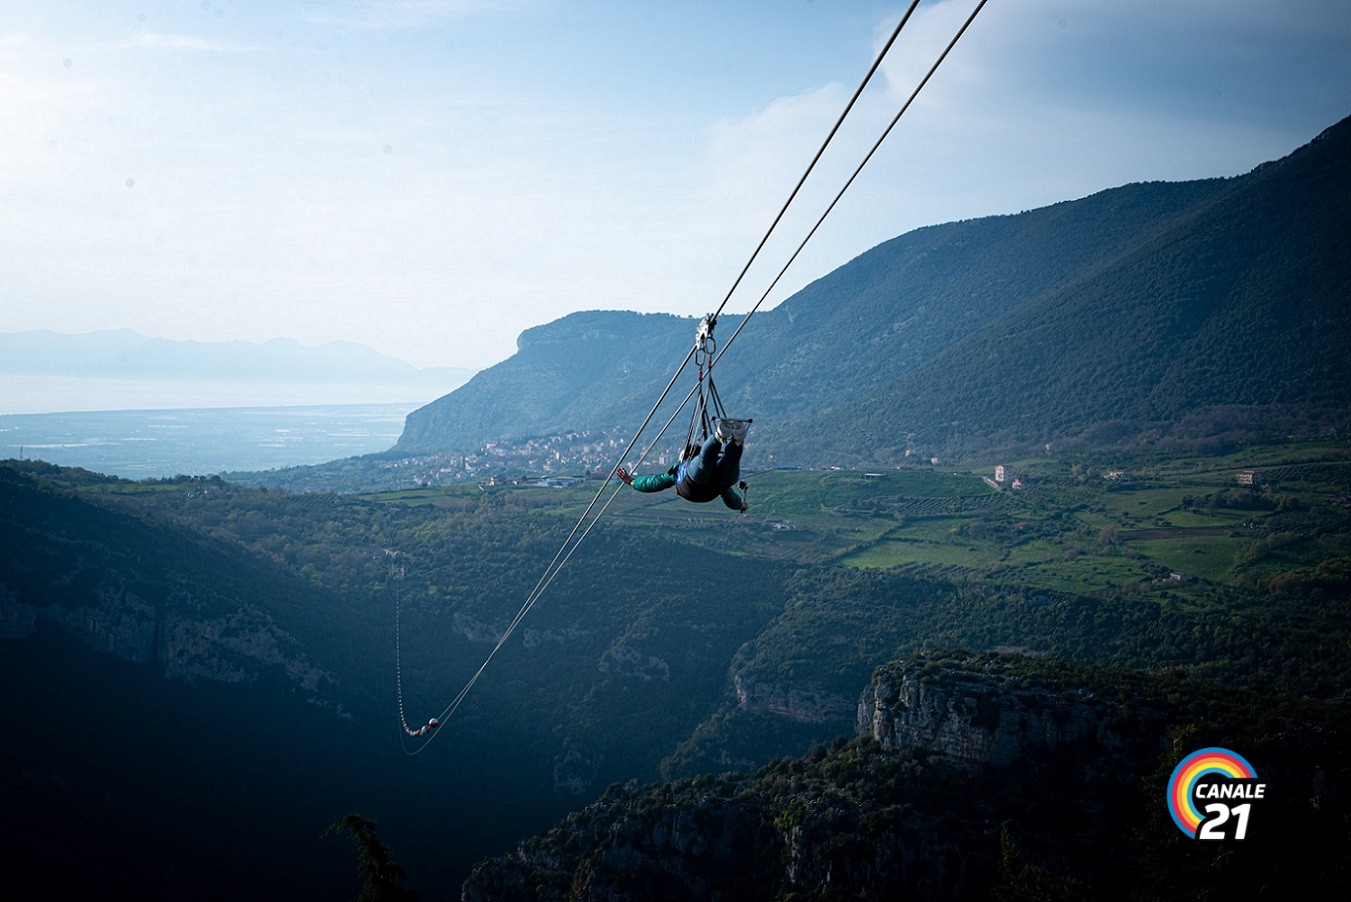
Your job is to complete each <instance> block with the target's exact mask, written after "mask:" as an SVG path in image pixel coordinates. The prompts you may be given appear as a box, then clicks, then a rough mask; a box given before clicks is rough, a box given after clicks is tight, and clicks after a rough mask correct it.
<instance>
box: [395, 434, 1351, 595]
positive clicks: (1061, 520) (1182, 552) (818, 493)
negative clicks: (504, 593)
mask: <svg viewBox="0 0 1351 902" xmlns="http://www.w3.org/2000/svg"><path fill="white" fill-rule="evenodd" d="M1349 455H1351V451H1349V450H1348V449H1347V448H1346V447H1344V446H1339V445H1296V446H1279V447H1272V448H1257V449H1250V450H1249V451H1247V452H1244V453H1242V454H1232V455H1226V456H1224V457H1195V458H1182V457H1177V458H1168V459H1160V460H1153V461H1145V462H1140V463H1125V464H1118V463H1117V462H1111V463H1108V464H1104V465H1099V466H1094V465H1091V464H1089V463H1067V462H1065V461H1062V460H1053V459H1046V460H1033V459H1029V460H1023V461H1019V462H1017V464H1016V471H1017V473H1018V475H1019V478H1020V480H1021V484H1022V488H1020V489H1018V490H1016V491H1015V490H1013V489H1010V488H1003V487H996V485H995V484H994V483H993V479H992V476H993V467H990V468H989V469H988V470H987V471H986V472H975V473H952V472H938V471H935V470H933V469H929V468H915V469H910V470H888V471H883V472H874V473H863V472H858V471H844V470H791V471H780V470H771V471H765V472H758V473H755V472H752V473H750V474H749V475H748V480H749V482H750V485H751V488H750V492H749V495H748V498H749V501H750V503H751V507H752V510H751V512H750V513H749V514H746V515H739V514H735V513H733V512H730V511H728V510H726V509H725V508H724V507H723V506H722V505H721V504H719V503H718V502H713V503H711V504H707V505H691V504H689V503H687V502H685V501H683V500H681V499H680V498H678V497H676V496H675V494H674V493H665V494H661V495H639V494H636V493H632V492H627V491H625V492H620V493H619V494H618V495H617V497H615V498H614V500H613V503H612V504H611V507H610V508H609V510H608V511H607V514H606V516H607V518H609V519H610V520H611V522H613V523H615V524H620V525H623V526H629V527H637V528H652V529H657V530H659V531H663V532H665V533H667V534H669V535H671V536H672V538H676V537H678V539H679V541H683V542H692V543H695V544H706V545H709V546H710V547H718V548H721V549H723V550H726V549H728V548H735V549H738V550H739V551H741V552H743V553H746V554H754V555H759V556H766V557H770V558H778V559H785V560H792V561H798V562H801V563H821V562H827V561H835V562H838V563H841V564H844V565H846V566H849V567H854V568H873V569H885V568H893V567H904V568H906V569H908V570H913V571H917V572H932V573H934V574H943V575H946V576H952V575H970V576H980V577H984V578H988V579H994V580H997V581H999V582H1002V583H1009V584H1014V585H1023V586H1027V587H1040V588H1047V589H1053V590H1056V591H1064V592H1088V593H1095V592H1104V591H1117V590H1123V589H1125V590H1127V591H1140V590H1146V591H1147V590H1152V589H1167V590H1168V591H1170V592H1173V593H1175V594H1180V595H1181V596H1183V597H1186V596H1188V595H1194V594H1198V593H1200V594H1204V591H1205V590H1204V586H1206V585H1207V584H1209V585H1214V584H1219V585H1232V584H1234V582H1235V581H1236V580H1239V579H1240V578H1241V577H1242V576H1243V575H1244V574H1250V575H1255V576H1263V575H1265V576H1270V575H1271V574H1272V573H1274V572H1277V571H1282V570H1288V569H1291V568H1300V567H1305V568H1307V567H1317V566H1318V565H1319V564H1320V563H1323V562H1325V561H1326V560H1327V559H1328V558H1329V557H1338V556H1344V555H1346V554H1347V553H1348V551H1347V549H1346V547H1345V544H1346V538H1345V537H1346V534H1347V532H1346V530H1347V523H1348V520H1351V501H1348V497H1349V496H1351V460H1348V456H1349ZM1244 471H1253V472H1255V473H1256V474H1257V476H1256V480H1257V482H1256V484H1255V485H1252V486H1248V485H1241V484H1240V482H1239V479H1240V477H1239V474H1240V473H1242V472H1244ZM1112 473H1116V475H1115V476H1110V477H1109V475H1108V474H1112ZM596 487H597V484H585V485H582V486H578V487H574V488H569V489H555V490H552V491H551V492H550V494H552V495H553V497H554V498H555V500H558V499H567V500H566V501H565V503H564V504H562V505H556V506H555V505H551V506H550V512H551V513H552V514H556V515H559V516H574V515H576V514H579V513H580V511H581V510H582V509H584V505H585V504H586V503H587V502H588V501H590V499H591V497H593V496H594V493H595V490H596ZM513 491H516V490H513ZM519 491H521V492H523V493H528V492H540V491H542V490H540V489H533V488H532V489H520V490H519ZM411 494H412V493H403V494H402V495H401V496H400V497H403V498H404V499H405V500H411V497H410V495H411ZM574 496H575V497H574ZM608 498H609V492H608V491H607V493H606V494H605V495H604V496H603V498H602V503H604V501H605V499H608Z"/></svg>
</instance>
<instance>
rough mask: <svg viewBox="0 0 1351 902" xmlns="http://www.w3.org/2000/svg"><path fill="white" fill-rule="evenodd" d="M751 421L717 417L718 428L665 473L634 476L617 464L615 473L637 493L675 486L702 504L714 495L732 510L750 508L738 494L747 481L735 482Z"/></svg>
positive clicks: (689, 497)
mask: <svg viewBox="0 0 1351 902" xmlns="http://www.w3.org/2000/svg"><path fill="white" fill-rule="evenodd" d="M749 427H750V420H733V419H727V418H723V419H720V420H718V428H717V430H716V431H715V432H714V433H713V435H710V436H709V437H708V438H706V439H704V443H703V444H702V445H700V446H697V447H696V446H695V445H690V446H689V447H687V448H686V449H685V453H684V454H683V455H681V458H682V459H681V461H680V464H679V465H678V466H675V467H672V468H671V469H670V470H668V471H666V472H665V473H656V474H653V475H651V476H634V475H632V474H631V473H629V472H628V471H627V470H625V469H624V468H623V467H620V468H619V469H617V470H616V471H615V475H616V476H618V477H619V479H620V481H621V482H623V483H624V484H625V485H627V486H631V487H633V488H635V489H637V490H638V491H640V492H662V491H665V490H666V489H669V488H671V487H672V486H675V490H676V494H677V495H679V496H680V497H681V498H684V499H685V500H686V501H694V502H696V503H699V504H703V503H704V502H707V501H712V500H713V499H714V498H721V499H722V503H723V504H725V505H727V506H728V507H729V508H731V509H732V510H734V511H742V512H743V513H744V512H745V511H747V510H749V509H750V505H748V504H747V503H746V500H745V498H743V497H742V496H741V495H739V494H737V491H736V489H737V488H740V489H741V490H742V491H743V492H744V491H745V489H746V483H744V482H742V483H739V484H738V480H739V479H740V478H741V452H742V450H743V444H744V442H745V441H746V430H747V429H748V428H749Z"/></svg>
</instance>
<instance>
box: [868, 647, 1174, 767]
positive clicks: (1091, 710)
mask: <svg viewBox="0 0 1351 902" xmlns="http://www.w3.org/2000/svg"><path fill="white" fill-rule="evenodd" d="M1159 725H1160V718H1159V717H1158V716H1157V715H1155V714H1153V713H1152V712H1150V711H1148V710H1145V709H1140V708H1129V709H1127V708H1125V707H1123V706H1121V705H1119V704H1116V703H1109V702H1106V701H1103V700H1101V699H1099V698H1098V697H1097V696H1096V695H1095V694H1094V693H1093V692H1092V691H1091V690H1088V689H1085V688H1059V689H1051V688H1048V687H1044V686H1035V685H1029V684H1027V683H1026V682H1024V681H1023V680H1021V679H1019V678H1018V677H1016V676H1012V675H1008V674H998V673H991V672H988V671H986V670H978V669H974V668H973V669H970V670H963V669H958V668H951V667H944V668H933V667H932V666H929V665H926V664H924V663H920V662H914V661H902V662H898V663H895V664H891V665H889V666H887V667H883V668H881V669H880V670H878V671H877V673H876V674H875V675H874V677H873V680H872V683H871V684H870V685H869V686H868V687H867V689H865V690H864V692H863V696H862V698H861V699H860V700H859V704H858V731H859V733H860V734H862V735H866V736H871V737H872V738H873V739H876V740H877V741H878V742H880V743H881V744H882V745H884V746H887V747H890V748H918V749H923V750H925V751H930V752H935V753H937V754H939V755H942V756H943V757H944V758H946V759H948V760H949V761H951V762H952V763H954V764H956V765H958V766H959V767H963V768H965V769H967V770H975V769H978V768H980V767H982V766H984V765H987V764H989V765H993V766H995V767H1009V766H1011V765H1013V764H1014V763H1015V762H1017V761H1019V760H1020V759H1024V758H1026V757H1027V756H1029V755H1031V754H1035V753H1042V752H1052V753H1054V752H1057V751H1065V750H1067V749H1070V748H1075V747H1079V746H1084V745H1091V746H1093V747H1095V748H1096V750H1097V751H1098V752H1099V753H1100V754H1101V753H1105V754H1112V755H1120V754H1127V753H1134V752H1136V751H1140V750H1141V749H1140V748H1139V746H1140V745H1141V743H1146V744H1152V742H1153V740H1154V739H1155V738H1156V736H1157V733H1158V729H1159Z"/></svg>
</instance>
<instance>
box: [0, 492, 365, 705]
mask: <svg viewBox="0 0 1351 902" xmlns="http://www.w3.org/2000/svg"><path fill="white" fill-rule="evenodd" d="M0 501H3V509H4V515H3V516H0V547H3V549H4V552H3V557H0V640H6V641H23V640H25V639H27V638H29V637H32V636H33V635H34V634H36V633H37V632H38V631H39V630H42V629H56V630H59V631H60V632H62V633H65V634H66V635H69V636H71V637H74V638H75V639H78V640H79V641H80V642H81V643H83V644H84V645H86V646H88V647H89V648H91V649H93V650H94V651H96V652H99V653H102V654H108V655H113V656H115V657H117V658H119V659H121V660H124V661H129V662H132V663H135V664H144V665H147V666H151V667H155V668H157V669H158V671H159V672H160V673H161V674H162V675H163V676H164V677H165V678H168V679H186V680H194V679H204V680H216V681H222V682H230V683H238V682H249V681H254V680H257V679H259V678H260V677H262V676H263V675H264V674H265V673H270V672H279V673H280V674H281V675H283V676H284V678H285V679H287V680H289V681H291V682H293V683H294V684H296V686H297V688H298V689H299V690H300V691H301V692H302V693H303V694H304V695H305V696H306V697H307V698H308V700H309V701H311V702H313V703H315V704H319V705H321V706H324V707H332V708H335V709H337V708H339V706H338V705H337V703H336V702H335V701H334V700H333V699H332V698H331V694H330V693H331V691H332V690H333V689H334V688H335V687H336V684H337V679H336V677H335V676H334V675H333V674H332V673H330V672H328V671H326V670H325V669H324V668H322V667H319V666H317V665H316V664H314V663H313V662H312V661H310V660H309V658H308V657H307V655H306V653H305V651H304V649H303V646H302V644H301V642H300V640H299V639H297V637H296V636H295V635H294V634H293V633H292V632H290V631H289V630H288V629H285V628H283V627H282V626H281V625H279V624H278V622H277V621H276V618H275V617H274V616H273V615H271V614H269V613H268V612H267V611H266V610H264V608H263V607H262V606H261V605H260V604H259V603H258V600H259V598H260V596H263V595H266V596H269V597H272V598H275V597H276V596H278V595H280V596H282V597H286V596H290V595H292V594H293V593H294V594H298V590H299V591H300V592H306V593H307V592H308V590H307V589H301V587H299V586H297V585H291V583H292V582H293V581H292V580H290V579H289V578H287V577H283V576H281V575H279V574H274V573H270V572H265V571H264V570H260V569H259V568H257V566H256V565H251V564H246V563H245V562H244V561H243V560H242V559H239V558H236V557H234V556H233V555H232V553H231V552H230V550H229V549H227V548H225V547H222V546H215V545H212V544H211V543H203V542H202V541H201V540H200V539H199V538H197V537H194V536H191V535H188V534H186V533H183V532H178V531H173V530H168V529H159V528H155V527H150V526H147V525H146V524H145V523H142V522H140V521H136V520H134V519H132V518H130V517H126V516H124V515H120V514H116V513H114V512H111V511H108V510H104V509H101V508H98V507H95V506H93V505H90V504H87V503H84V502H81V501H77V500H75V499H73V498H69V497H62V496H55V495H50V494H47V493H45V492H44V491H43V490H42V489H41V488H40V487H38V486H37V485H35V484H33V483H25V481H23V480H21V479H18V478H16V477H14V476H12V475H10V476H7V477H6V478H5V479H4V481H3V484H0Z"/></svg>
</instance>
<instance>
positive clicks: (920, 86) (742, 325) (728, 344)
mask: <svg viewBox="0 0 1351 902" xmlns="http://www.w3.org/2000/svg"><path fill="white" fill-rule="evenodd" d="M987 2H988V0H980V2H979V3H977V4H976V7H975V9H973V10H972V11H971V15H969V16H967V17H966V21H965V22H963V23H962V27H961V28H959V29H957V33H956V34H955V35H953V37H952V40H951V41H948V45H947V46H946V47H944V48H943V52H942V53H940V54H939V55H938V59H937V60H935V61H934V64H933V65H932V66H930V67H929V71H928V72H926V73H925V74H924V77H923V78H922V79H920V82H919V84H918V85H917V86H916V87H915V90H913V91H911V92H910V96H909V97H908V98H906V101H905V103H904V104H903V105H902V106H901V108H900V110H899V111H898V112H897V113H896V115H895V116H893V117H892V119H891V122H890V123H889V124H888V125H887V127H886V128H885V129H883V130H882V135H881V136H880V137H879V138H878V139H877V140H876V141H874V142H873V146H872V147H871V148H869V150H868V152H867V154H865V155H864V157H863V162H861V163H859V164H858V166H857V167H855V169H854V171H853V173H852V174H851V175H850V176H849V178H848V179H846V180H845V183H844V186H843V187H841V188H840V190H839V191H838V192H836V194H835V197H834V199H833V200H831V202H830V203H829V204H828V205H827V206H826V209H825V212H824V213H822V214H821V216H820V218H818V219H817V220H816V224H815V225H813V226H812V227H811V230H810V231H808V232H807V237H805V238H803V239H802V243H801V244H799V245H798V246H797V250H795V251H793V253H792V256H790V257H789V258H788V262H787V263H785V264H784V265H783V268H782V269H780V270H779V274H778V275H777V276H775V277H774V281H772V282H770V283H769V287H768V288H766V289H765V293H764V294H762V295H760V300H758V301H756V302H755V306H754V307H752V308H751V310H750V312H749V313H747V314H746V316H745V318H744V319H742V320H741V322H740V323H738V324H737V327H736V328H735V329H734V330H732V337H731V338H729V339H727V341H725V342H723V345H722V349H721V350H719V351H718V356H717V357H716V358H714V360H713V363H717V362H718V361H719V360H721V359H722V355H723V354H726V353H727V349H728V348H730V347H731V346H732V342H734V341H736V337H737V336H738V335H740V334H741V330H742V329H744V328H746V324H747V323H748V322H750V320H751V317H752V316H754V315H755V313H756V311H758V310H759V309H760V305H761V304H763V303H764V302H765V299H766V298H768V297H769V295H770V293H771V292H772V291H773V290H774V288H775V286H777V285H778V284H779V280H780V279H782V278H783V276H784V274H785V273H786V272H788V268H789V267H790V266H792V265H793V263H794V261H796V260H797V258H798V255H799V254H801V253H802V249H803V248H805V247H806V246H807V242H809V241H811V240H812V236H814V235H815V234H816V231H817V229H819V228H821V224H822V223H823V222H825V221H826V217H827V216H829V215H830V214H831V212H832V211H833V210H834V209H835V206H836V205H837V204H838V203H839V202H840V199H841V198H842V197H844V193H845V192H846V191H848V190H849V188H850V187H851V186H852V185H853V184H854V181H855V180H856V179H857V178H858V177H859V173H861V172H863V167H864V166H867V165H868V162H869V161H870V160H871V159H872V158H873V155H874V154H876V153H877V150H878V148H880V147H881V146H882V143H883V142H884V141H886V140H887V136H889V135H890V134H891V131H892V129H894V128H895V127H896V123H898V122H900V121H901V117H902V116H904V115H905V111H906V110H908V109H910V105H911V104H912V103H914V102H915V98H916V97H918V96H919V92H920V91H922V90H923V89H924V86H925V85H927V84H928V83H929V79H930V78H932V77H933V74H934V73H935V72H937V71H938V67H939V66H941V65H942V64H943V60H945V59H947V58H948V54H949V53H951V52H952V48H953V47H956V46H957V42H958V41H959V40H961V38H962V35H964V34H966V30H967V29H968V28H970V27H971V23H972V22H974V21H976V16H977V15H979V14H980V11H981V10H982V9H984V8H985V4H986V3H987ZM912 9H913V7H912ZM709 368H710V369H712V364H709Z"/></svg>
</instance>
